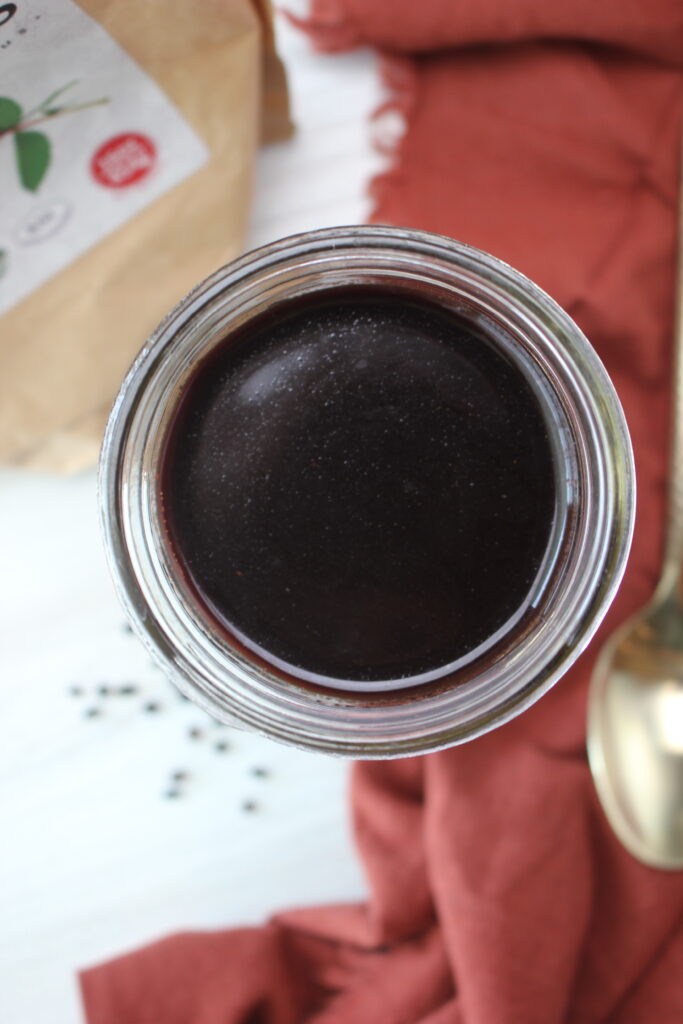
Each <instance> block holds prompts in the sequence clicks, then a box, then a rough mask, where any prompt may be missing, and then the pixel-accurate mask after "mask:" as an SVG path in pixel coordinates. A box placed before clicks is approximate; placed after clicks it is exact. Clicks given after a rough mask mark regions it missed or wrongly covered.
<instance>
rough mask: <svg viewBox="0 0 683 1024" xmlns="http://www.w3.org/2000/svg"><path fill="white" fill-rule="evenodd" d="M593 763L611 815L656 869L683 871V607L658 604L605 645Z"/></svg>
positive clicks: (593, 700) (592, 707) (592, 717)
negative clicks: (681, 869)
mask: <svg viewBox="0 0 683 1024" xmlns="http://www.w3.org/2000/svg"><path fill="white" fill-rule="evenodd" d="M588 758H589V763H590V768H591V771H592V773H593V779H594V781H595V785H596V788H597V791H598V795H599V797H600V800H601V802H602V805H603V808H604V810H605V813H606V815H607V818H608V820H609V822H610V824H611V826H612V828H613V829H614V832H615V833H616V835H617V836H618V837H619V839H620V840H621V842H622V843H623V844H624V846H625V847H626V849H627V850H629V851H630V852H631V853H632V854H633V856H634V857H637V858H638V859H639V860H641V861H643V863H645V864H648V865H650V866H651V867H657V868H665V869H669V870H674V869H677V868H683V608H681V605H680V603H679V601H678V598H677V597H676V596H675V595H670V596H668V597H666V598H665V599H663V600H662V601H658V602H656V603H655V602H654V601H653V602H652V603H651V604H650V605H648V606H647V607H646V608H645V609H644V610H643V611H642V612H641V613H640V614H639V615H636V616H635V617H634V618H632V619H631V620H630V621H628V622H627V623H626V624H625V625H624V626H622V627H621V629H619V630H617V632H616V633H615V634H614V636H613V637H611V639H610V640H609V641H608V642H607V644H606V645H605V647H604V648H603V650H602V652H601V653H600V656H599V658H598V661H597V663H596V666H595V669H594V673H593V682H592V686H591V694H590V703H589V709H588Z"/></svg>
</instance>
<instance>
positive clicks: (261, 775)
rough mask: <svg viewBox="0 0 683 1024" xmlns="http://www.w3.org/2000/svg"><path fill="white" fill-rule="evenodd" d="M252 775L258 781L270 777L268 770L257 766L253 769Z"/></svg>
mask: <svg viewBox="0 0 683 1024" xmlns="http://www.w3.org/2000/svg"><path fill="white" fill-rule="evenodd" d="M251 774H252V775H253V776H254V778H256V779H267V778H268V776H269V775H270V772H269V770H268V769H267V768H264V767H263V766H262V765H256V767H255V768H252V769H251Z"/></svg>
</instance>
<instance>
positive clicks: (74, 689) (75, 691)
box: [69, 686, 83, 697]
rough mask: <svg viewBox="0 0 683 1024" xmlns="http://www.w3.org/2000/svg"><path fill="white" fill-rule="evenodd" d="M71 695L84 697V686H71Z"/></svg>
mask: <svg viewBox="0 0 683 1024" xmlns="http://www.w3.org/2000/svg"><path fill="white" fill-rule="evenodd" d="M69 693H70V694H71V696H72V697H82V696H83V687H82V686H70V687H69Z"/></svg>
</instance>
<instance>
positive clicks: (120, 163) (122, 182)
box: [0, 0, 290, 470]
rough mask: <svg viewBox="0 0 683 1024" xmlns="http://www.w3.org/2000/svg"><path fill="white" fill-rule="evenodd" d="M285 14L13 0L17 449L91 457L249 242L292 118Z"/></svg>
mask: <svg viewBox="0 0 683 1024" xmlns="http://www.w3.org/2000/svg"><path fill="white" fill-rule="evenodd" d="M269 14H270V12H269V9H268V6H267V2H266V0H202V2H201V3H195V2H192V0H173V2H169V0H146V2H145V3H140V2H138V0H79V3H78V4H76V3H75V2H74V0H20V2H17V3H16V4H4V5H0V23H2V33H3V39H5V38H6V39H7V40H10V42H11V45H9V44H8V46H7V48H6V49H5V51H4V52H3V62H5V60H6V59H8V60H13V62H14V63H13V65H11V66H10V69H11V71H12V74H11V76H10V77H9V78H8V77H7V76H4V75H3V82H4V84H3V85H2V86H0V97H1V98H0V181H1V182H2V189H0V459H1V460H3V461H5V462H10V463H13V464H15V465H23V466H31V467H36V468H49V469H58V470H74V469H78V468H80V467H83V466H86V465H89V464H91V463H92V462H93V461H94V460H95V459H96V457H97V452H98V447H99V443H100V439H101V435H102V430H103V427H104V423H105V420H106V416H107V413H108V409H109V406H110V404H111V401H112V398H113V396H114V394H115V392H116V389H117V387H118V385H119V383H120V381H121V378H122V376H123V374H124V373H125V371H126V369H127V368H128V366H129V364H130V363H131V361H132V359H133V357H134V355H135V353H136V352H137V350H138V349H139V348H140V346H141V345H142V343H143V342H144V340H145V338H146V336H147V335H148V334H149V332H150V331H151V330H152V329H153V328H154V326H155V325H156V324H157V323H158V321H159V320H160V319H161V318H162V316H163V315H164V314H165V313H166V312H167V311H168V310H169V309H170V308H171V307H172V306H173V305H174V304H175V303H176V302H177V301H178V299H180V298H181V297H182V295H183V294H184V293H185V292H187V291H188V290H189V289H190V288H191V287H192V286H193V285H194V284H195V283H196V282H197V281H199V280H201V278H203V277H205V276H206V275H207V274H208V273H210V272H211V271H212V270H214V269H215V268H216V267H218V266H220V265H221V264H222V263H225V262H226V261H228V260H230V259H231V258H233V257H234V256H235V255H236V254H237V253H238V252H239V251H240V249H241V247H242V244H243V238H244V232H245V226H246V218H247V215H248V211H249V198H250V187H251V179H252V167H253V161H254V154H255V151H256V147H257V144H258V141H259V137H260V134H261V131H262V129H263V130H264V132H265V134H266V136H267V137H270V138H273V137H283V136H284V135H286V134H287V133H288V131H289V129H290V124H289V118H288V111H287V97H286V88H285V80H284V72H283V70H282V67H281V65H280V64H279V62H278V60H277V57H276V55H275V51H274V46H273V37H272V29H271V26H270V18H269ZM8 15H9V16H8ZM3 19H4V20H3Z"/></svg>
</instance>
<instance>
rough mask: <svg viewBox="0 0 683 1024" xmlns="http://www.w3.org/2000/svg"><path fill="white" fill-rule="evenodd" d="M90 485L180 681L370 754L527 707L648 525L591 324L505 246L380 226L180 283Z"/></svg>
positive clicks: (283, 731) (139, 625) (570, 655)
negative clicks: (584, 329)
mask: <svg viewBox="0 0 683 1024" xmlns="http://www.w3.org/2000/svg"><path fill="white" fill-rule="evenodd" d="M100 485H101V488H100V492H101V514H102V521H103V527H104V534H105V542H106V547H107V553H108V557H109V562H110V566H111V569H112V573H113V575H114V579H115V581H116V584H117V587H118V590H119V594H120V596H121V599H122V601H123V603H124V606H125V608H126V610H127V612H128V615H129V617H130V619H131V622H132V624H133V626H134V627H135V628H136V630H137V632H138V633H139V634H140V636H141V637H142V638H143V640H144V641H145V643H146V644H147V646H148V647H149V649H150V650H151V651H152V653H153V654H154V655H155V656H156V657H157V658H158V659H160V661H161V662H162V664H163V667H164V668H165V669H166V671H167V672H168V673H169V675H170V676H171V678H172V679H173V680H174V681H175V683H176V684H177V686H178V687H179V688H180V689H181V691H182V692H183V693H184V694H185V695H186V696H188V697H190V698H191V699H192V700H194V701H195V702H196V703H198V704H199V705H201V706H202V707H204V708H205V709H206V710H207V711H209V712H210V713H211V714H212V715H214V716H215V717H217V718H219V719H221V720H223V721H228V722H232V723H234V724H237V725H242V726H244V727H247V728H251V729H254V730H257V731H259V732H262V733H264V734H266V735H268V736H271V737H272V738H274V739H277V740H281V741H284V742H288V743H292V744H295V745H297V746H301V747H305V748H308V749H315V750H321V751H326V752H329V753H337V754H345V755H348V756H356V757H363V758H368V757H397V756H403V755H407V754H413V753H420V752H426V751H430V750H436V749H439V748H442V747H446V746H450V745H452V744H455V743H459V742H462V741H464V740H467V739H470V738H472V737H474V736H477V735H480V734H481V733H483V732H486V731H487V730H489V729H492V728H494V727H495V726H497V725H500V724H502V723H503V722H506V721H508V720H509V719H510V718H512V717H513V716H514V715H516V714H518V713H519V712H521V711H523V710H524V709H525V708H527V707H529V705H531V704H532V703H533V702H534V701H535V700H537V699H538V698H539V697H540V696H541V695H542V694H543V693H545V692H546V691H547V690H548V689H549V688H550V687H551V686H552V685H553V683H554V682H556V681H557V679H558V678H559V677H560V676H561V675H562V673H563V672H564V671H566V669H567V668H568V666H569V665H570V664H571V663H572V661H573V660H574V659H575V658H576V657H577V656H578V654H579V653H580V651H581V650H582V649H583V648H584V647H585V645H586V644H587V643H588V640H589V639H590V637H591V636H592V634H593V633H594V631H595V629H596V628H597V626H598V624H599V622H600V620H601V618H602V616H603V615H604V613H605V611H606V610H607V608H608V606H609V603H610V601H611V599H612V597H613V595H614V593H615V591H616V588H617V586H618V583H619V580H620V578H621V575H622V573H623V569H624V565H625V561H626V556H627V553H628V547H629V543H630V537H631V531H632V525H633V505H634V482H633V466H632V457H631V450H630V445H629V440H628V434H627V430H626V426H625V422H624V418H623V414H622V412H621V408H620V406H619V403H618V400H617V398H616V395H615V393H614V390H613V388H612V385H611V383H610V381H609V379H608V377H607V375H606V373H605V371H604V369H603V367H602V365H601V363H600V362H599V360H598V358H597V357H596V355H595V353H594V352H593V350H592V349H591V348H590V346H589V344H588V342H587V341H586V339H585V338H584V336H583V335H582V334H581V332H580V331H579V330H578V328H577V327H576V325H575V324H574V323H573V322H572V321H571V320H570V319H569V317H568V316H567V315H566V314H565V313H564V312H563V311H562V310H561V309H560V308H559V307H558V306H557V305H556V304H555V303H554V302H553V301H552V300H551V299H550V298H548V296H547V295H545V294H544V293H543V292H542V291H540V289H538V288H537V287H536V286H535V285H533V284H532V283H531V282H530V281H529V280H528V279H526V278H525V277H523V276H522V275H521V274H519V273H517V272H516V271H514V270H512V269H511V268H510V267H508V266H507V265H506V264H504V263H501V262H500V261H498V260H496V259H494V258H493V257H491V256H489V255H487V254H485V253H483V252H480V251H479V250H476V249H473V248H471V247H468V246H465V245H463V244H461V243H458V242H455V241H452V240H450V239H446V238H441V237H439V236H436V235H429V234H426V233H423V232H418V231H409V230H403V229H398V228H386V227H351V228H339V229H330V230H323V231H318V232H313V233H310V234H306V235H300V236H296V237H293V238H289V239H285V240H283V241H281V242H277V243H275V244H273V245H271V246H268V247H266V248H264V249H260V250H258V251H256V252H253V253H250V254H248V255H247V256H245V257H243V258H242V259H240V260H237V261H236V262H234V263H232V264H230V265H229V266H227V267H224V268H222V269H221V270H219V271H217V272H216V273H215V274H214V275H213V276H212V277H210V278H208V279H207V280H206V281H205V282H203V283H202V284H201V285H199V286H198V287H197V288H196V289H195V290H194V291H193V292H191V293H190V295H188V296H187V298H185V299H184V300H183V301H182V302H181V303H180V304H179V305H178V306H177V307H176V309H175V310H173V311H172V313H171V314H170V315H169V316H168V317H167V318H166V320H164V322H163V323H162V324H161V325H160V327H159V328H158V329H157V331H156V332H155V333H154V334H153V336H152V337H151V339H150V340H149V342H148V343H147V345H146V346H145V347H144V348H143V350H142V352H141V353H140V355H139V357H138V359H137V360H136V362H135V364H134V365H133V367H132V368H131V370H130V372H129V374H128V376H127V377H126V379H125V381H124V383H123V386H122V388H121V391H120V393H119V396H118V398H117V400H116V403H115V405H114V409H113V411H112V414H111V418H110V421H109V425H108V428H107V433H106V435H105V440H104V445H103V450H102V460H101V476H100Z"/></svg>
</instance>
